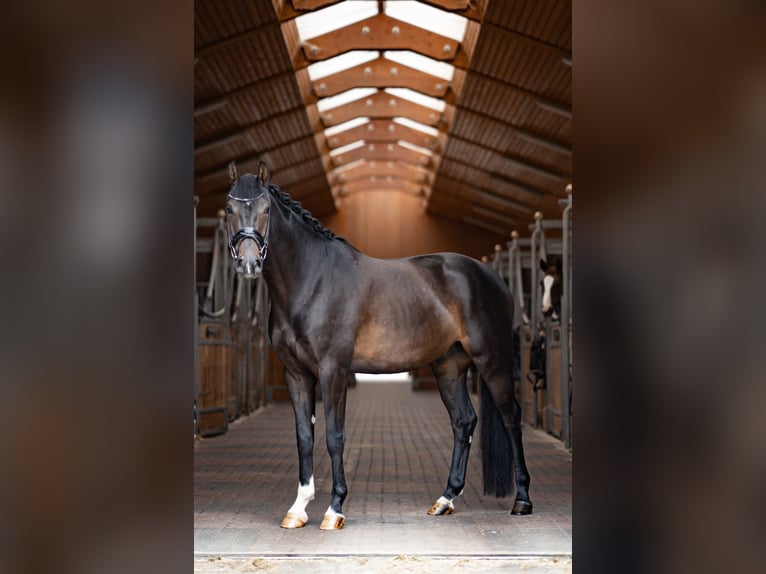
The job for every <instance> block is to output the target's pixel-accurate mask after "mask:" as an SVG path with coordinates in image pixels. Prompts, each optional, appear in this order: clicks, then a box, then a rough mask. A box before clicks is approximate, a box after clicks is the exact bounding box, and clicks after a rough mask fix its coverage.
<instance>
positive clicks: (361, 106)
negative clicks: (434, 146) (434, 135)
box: [319, 90, 444, 127]
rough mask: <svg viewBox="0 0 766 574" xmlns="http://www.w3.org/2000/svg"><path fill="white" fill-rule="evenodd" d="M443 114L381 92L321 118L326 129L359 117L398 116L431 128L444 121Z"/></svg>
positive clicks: (325, 114)
mask: <svg viewBox="0 0 766 574" xmlns="http://www.w3.org/2000/svg"><path fill="white" fill-rule="evenodd" d="M443 113H444V112H437V111H436V110H433V109H431V108H429V107H427V106H421V105H420V104H416V103H414V102H411V101H409V100H405V99H402V98H400V97H398V96H393V95H391V94H387V93H386V92H384V91H383V90H381V91H379V92H377V93H375V94H373V95H371V96H370V97H368V98H361V99H359V100H355V101H353V102H350V103H348V104H345V105H343V106H338V107H337V108H332V109H330V110H327V111H325V112H321V113H320V114H319V117H320V118H321V120H322V123H323V124H324V125H325V126H326V127H329V126H333V125H337V124H341V123H343V122H346V121H348V120H351V119H354V118H358V117H370V118H394V117H397V116H403V117H407V118H410V119H411V120H414V121H416V122H420V123H421V124H426V125H429V126H438V125H439V124H440V122H441V121H442V118H443Z"/></svg>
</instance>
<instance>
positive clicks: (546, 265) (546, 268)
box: [540, 259, 548, 273]
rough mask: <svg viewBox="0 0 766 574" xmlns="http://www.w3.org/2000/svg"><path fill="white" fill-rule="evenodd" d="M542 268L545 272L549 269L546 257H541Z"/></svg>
mask: <svg viewBox="0 0 766 574" xmlns="http://www.w3.org/2000/svg"><path fill="white" fill-rule="evenodd" d="M540 269H542V270H543V273H545V272H546V271H548V262H547V261H546V260H545V259H540Z"/></svg>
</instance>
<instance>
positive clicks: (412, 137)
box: [327, 119, 446, 150]
mask: <svg viewBox="0 0 766 574" xmlns="http://www.w3.org/2000/svg"><path fill="white" fill-rule="evenodd" d="M440 138H446V136H444V135H443V134H437V135H436V136H432V135H430V134H427V133H424V132H421V131H420V130H416V129H414V128H411V127H408V126H405V125H402V124H398V123H396V122H394V121H391V120H384V119H375V120H370V121H369V122H368V123H366V124H363V125H361V126H357V127H355V128H352V129H350V130H346V131H343V132H340V133H338V134H335V135H332V136H329V137H327V146H328V147H330V148H337V147H341V146H344V145H347V144H350V143H351V142H354V141H357V140H361V139H363V140H365V141H397V140H407V141H408V142H410V143H413V144H415V145H418V146H420V147H424V148H427V149H431V150H433V149H436V148H438V147H440V145H439V144H440Z"/></svg>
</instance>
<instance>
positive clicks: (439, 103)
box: [385, 88, 446, 112]
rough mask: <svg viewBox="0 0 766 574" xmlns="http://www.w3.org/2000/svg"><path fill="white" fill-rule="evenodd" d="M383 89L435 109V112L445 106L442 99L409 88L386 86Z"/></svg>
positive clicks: (393, 94) (441, 110)
mask: <svg viewBox="0 0 766 574" xmlns="http://www.w3.org/2000/svg"><path fill="white" fill-rule="evenodd" d="M385 91H386V93H387V94H391V95H392V96H396V97H399V98H402V99H405V100H409V101H410V102H413V103H415V104H420V105H421V106H426V107H429V108H431V109H432V110H436V111H437V112H443V111H444V107H445V106H446V104H445V103H444V100H439V99H436V98H432V97H431V96H426V95H425V94H421V93H420V92H416V91H414V90H410V89H409V88H386V90H385Z"/></svg>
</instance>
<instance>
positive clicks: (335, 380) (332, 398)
mask: <svg viewBox="0 0 766 574" xmlns="http://www.w3.org/2000/svg"><path fill="white" fill-rule="evenodd" d="M347 377H348V369H345V368H342V367H339V366H338V364H337V363H335V362H334V361H327V362H326V363H325V364H323V365H322V366H321V367H320V369H319V384H320V385H321V386H322V401H323V403H324V414H325V426H326V428H327V451H328V452H329V453H330V462H331V464H332V496H331V498H330V506H329V507H328V508H327V512H326V513H325V515H324V518H323V519H322V524H321V525H320V527H319V528H320V529H322V530H340V529H341V528H343V524H344V523H345V521H346V517H345V516H344V515H343V501H344V500H345V499H346V494H347V493H348V489H347V487H346V476H345V473H344V471H343V448H344V446H345V443H346V428H345V427H346V391H347V388H348V378H347Z"/></svg>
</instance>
